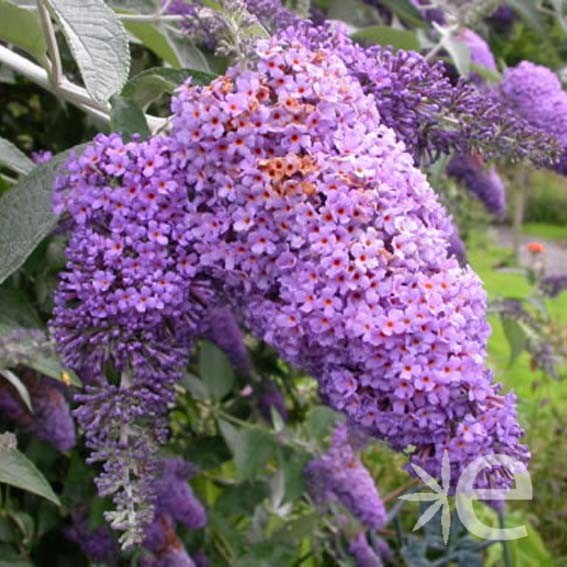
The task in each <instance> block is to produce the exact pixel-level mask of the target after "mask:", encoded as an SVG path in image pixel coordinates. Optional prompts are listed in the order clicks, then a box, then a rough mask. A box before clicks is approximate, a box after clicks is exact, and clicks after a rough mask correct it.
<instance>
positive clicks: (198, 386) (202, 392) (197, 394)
mask: <svg viewBox="0 0 567 567" xmlns="http://www.w3.org/2000/svg"><path fill="white" fill-rule="evenodd" d="M181 385H182V386H183V387H184V388H185V389H186V390H187V391H188V392H189V393H190V394H191V395H192V396H193V398H194V399H195V400H206V399H207V397H208V392H207V388H205V385H204V384H203V382H202V381H201V380H199V378H197V376H195V375H193V374H190V373H189V372H184V373H183V377H182V378H181Z"/></svg>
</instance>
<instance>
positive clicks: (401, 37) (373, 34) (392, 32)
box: [350, 26, 420, 51]
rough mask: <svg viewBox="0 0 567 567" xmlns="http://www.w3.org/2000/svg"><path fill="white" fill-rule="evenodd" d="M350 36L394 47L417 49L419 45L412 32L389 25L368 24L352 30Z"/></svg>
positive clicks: (357, 39)
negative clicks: (354, 30)
mask: <svg viewBox="0 0 567 567" xmlns="http://www.w3.org/2000/svg"><path fill="white" fill-rule="evenodd" d="M350 37H351V38H352V39H354V40H355V41H359V42H361V43H371V44H377V45H391V46H392V47H393V48H395V49H407V50H413V51H418V50H419V47H420V45H419V40H418V39H417V36H416V35H415V33H414V32H412V31H409V30H399V29H395V28H391V27H389V26H368V27H366V28H362V29H360V30H358V31H356V32H354V33H353V34H351V36H350Z"/></svg>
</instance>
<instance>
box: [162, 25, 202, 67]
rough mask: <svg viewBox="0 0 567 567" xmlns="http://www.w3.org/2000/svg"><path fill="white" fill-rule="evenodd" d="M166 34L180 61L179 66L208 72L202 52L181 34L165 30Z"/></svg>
mask: <svg viewBox="0 0 567 567" xmlns="http://www.w3.org/2000/svg"><path fill="white" fill-rule="evenodd" d="M165 33H166V36H167V38H168V40H169V43H170V44H171V46H172V47H173V49H174V51H175V54H176V56H177V58H178V59H179V62H180V67H184V68H187V69H196V70H198V71H206V72H209V71H210V70H211V68H210V66H209V63H208V61H207V58H206V57H205V56H204V55H203V52H202V51H201V50H200V49H199V48H198V47H196V46H195V45H194V44H193V43H191V41H190V40H189V39H188V38H187V37H186V36H183V35H179V34H177V33H175V32H172V31H170V30H166V32H165Z"/></svg>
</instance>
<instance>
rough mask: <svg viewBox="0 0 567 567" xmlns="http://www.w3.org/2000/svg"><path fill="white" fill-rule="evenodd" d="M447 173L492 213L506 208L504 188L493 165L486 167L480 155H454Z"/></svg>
mask: <svg viewBox="0 0 567 567" xmlns="http://www.w3.org/2000/svg"><path fill="white" fill-rule="evenodd" d="M447 175H449V177H452V178H453V179H455V181H457V183H460V184H462V185H463V186H464V187H465V188H466V189H467V190H468V191H469V193H470V194H471V195H472V196H473V197H476V198H477V199H478V200H479V201H480V202H481V203H482V204H483V205H484V206H485V207H486V210H487V211H488V212H490V213H492V214H493V215H496V216H499V215H502V214H503V213H504V211H505V210H506V189H505V187H504V183H503V182H502V180H501V179H500V176H499V175H498V172H497V171H496V168H495V167H494V166H489V167H488V168H487V167H486V166H485V164H484V160H483V158H482V156H480V155H479V154H473V155H456V156H455V157H454V158H453V159H452V160H451V161H450V162H449V165H448V166H447Z"/></svg>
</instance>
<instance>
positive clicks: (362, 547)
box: [348, 532, 384, 567]
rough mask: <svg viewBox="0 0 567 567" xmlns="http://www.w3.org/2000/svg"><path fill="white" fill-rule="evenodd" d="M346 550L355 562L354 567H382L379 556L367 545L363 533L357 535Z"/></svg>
mask: <svg viewBox="0 0 567 567" xmlns="http://www.w3.org/2000/svg"><path fill="white" fill-rule="evenodd" d="M348 550H349V552H350V554H351V555H352V556H353V558H354V560H355V561H356V567H382V566H383V565H384V562H383V561H382V559H381V558H380V554H379V553H378V552H377V551H376V550H375V549H374V548H373V547H372V546H371V545H370V544H369V543H368V539H367V538H366V535H365V534H364V532H361V533H358V534H357V535H356V536H355V537H354V538H353V539H352V540H351V541H350V543H349V546H348Z"/></svg>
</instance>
